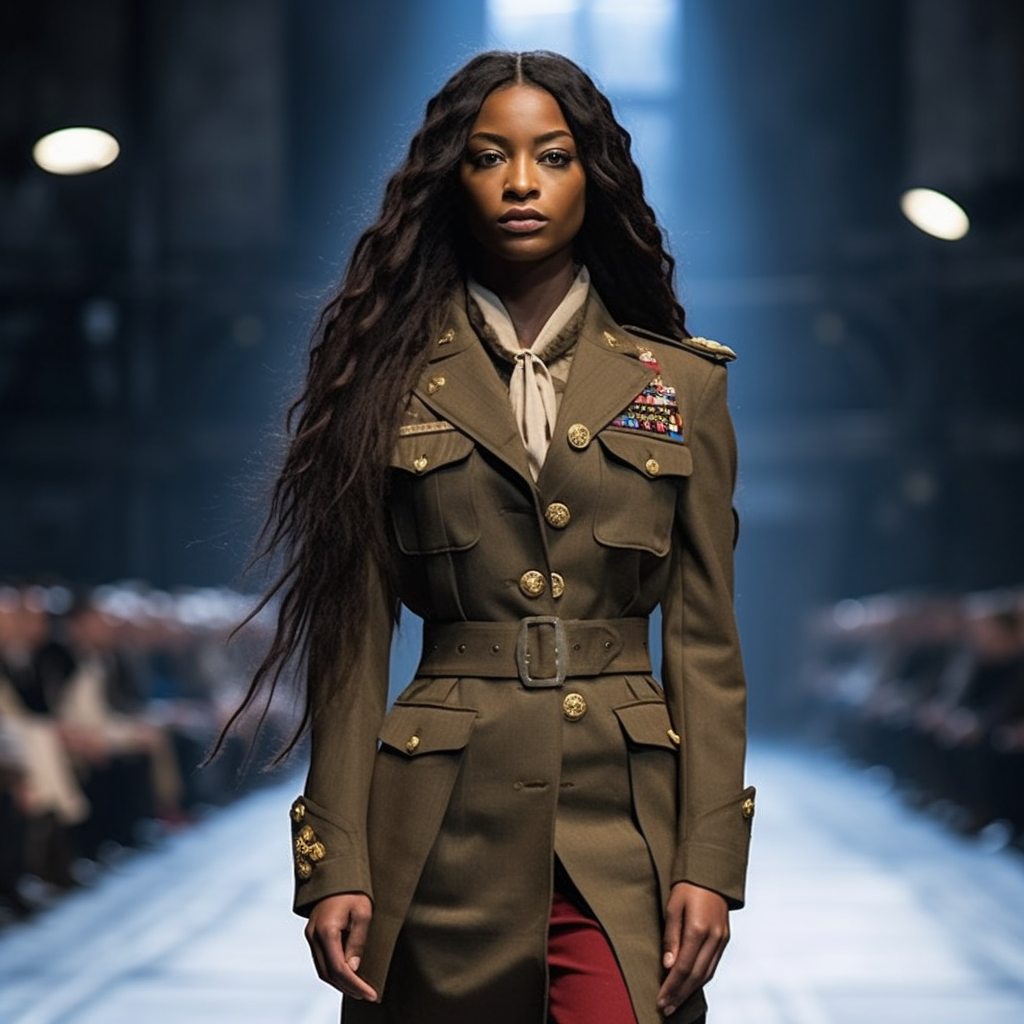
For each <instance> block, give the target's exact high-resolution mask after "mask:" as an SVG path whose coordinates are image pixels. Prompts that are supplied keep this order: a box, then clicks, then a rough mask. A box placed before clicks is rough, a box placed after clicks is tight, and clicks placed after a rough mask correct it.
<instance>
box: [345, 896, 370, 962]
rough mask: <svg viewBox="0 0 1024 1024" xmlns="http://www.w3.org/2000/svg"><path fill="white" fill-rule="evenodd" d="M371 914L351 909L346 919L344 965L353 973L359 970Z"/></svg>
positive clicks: (358, 909)
mask: <svg viewBox="0 0 1024 1024" xmlns="http://www.w3.org/2000/svg"><path fill="white" fill-rule="evenodd" d="M370 918H371V914H370V913H368V912H366V911H365V910H362V909H360V908H358V907H357V908H353V910H352V913H351V914H350V915H349V919H348V934H347V936H346V937H345V942H344V949H345V963H346V964H348V966H349V967H350V968H351V969H352V970H353V971H358V970H359V964H360V963H361V962H362V959H363V950H364V949H365V948H366V935H367V932H368V931H369V930H370Z"/></svg>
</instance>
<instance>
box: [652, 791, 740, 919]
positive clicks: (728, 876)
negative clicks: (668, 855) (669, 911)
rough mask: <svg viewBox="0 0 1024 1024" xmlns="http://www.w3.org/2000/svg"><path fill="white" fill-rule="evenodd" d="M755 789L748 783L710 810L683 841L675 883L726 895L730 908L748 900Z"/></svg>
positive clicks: (675, 866)
mask: <svg viewBox="0 0 1024 1024" xmlns="http://www.w3.org/2000/svg"><path fill="white" fill-rule="evenodd" d="M754 797H755V790H754V787H753V786H749V787H748V788H747V789H745V790H743V792H742V793H740V794H739V796H738V797H736V799H735V800H730V801H729V803H727V804H724V805H723V806H721V807H717V808H715V809H714V810H712V811H708V812H707V813H706V814H705V815H703V816H702V817H701V818H700V819H699V820H698V821H697V823H696V825H695V826H694V827H693V828H692V829H691V833H690V835H689V836H688V837H687V838H686V839H685V840H684V841H683V842H682V843H681V844H680V846H679V851H678V852H677V854H676V859H675V863H674V864H673V866H672V882H673V884H675V883H676V882H691V883H692V884H694V885H699V886H702V887H703V888H705V889H712V890H713V891H714V892H717V893H719V894H720V895H722V896H724V897H725V899H726V900H727V902H728V903H729V908H730V910H739V908H740V907H742V906H743V903H744V900H745V898H746V897H745V888H746V876H747V851H748V849H749V846H750V828H751V823H752V822H753V820H754Z"/></svg>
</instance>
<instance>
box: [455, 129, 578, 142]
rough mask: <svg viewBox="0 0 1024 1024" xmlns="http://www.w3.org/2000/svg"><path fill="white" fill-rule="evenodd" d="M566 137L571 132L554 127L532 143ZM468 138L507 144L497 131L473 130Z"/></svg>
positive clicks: (569, 137) (538, 136) (568, 137)
mask: <svg viewBox="0 0 1024 1024" xmlns="http://www.w3.org/2000/svg"><path fill="white" fill-rule="evenodd" d="M563 136H564V137H565V138H567V139H571V138H572V132H570V131H569V130H568V129H566V128H556V129H555V130H554V131H550V132H545V133H544V134H543V135H537V136H535V137H534V140H533V144H534V145H535V146H540V145H543V143H545V142H553V141H554V140H555V139H560V138H562V137H563ZM470 139H483V140H485V141H487V142H493V143H494V144H495V145H498V146H508V145H509V144H510V143H509V140H508V139H506V138H505V136H504V135H499V134H498V133H497V132H473V134H472V135H470Z"/></svg>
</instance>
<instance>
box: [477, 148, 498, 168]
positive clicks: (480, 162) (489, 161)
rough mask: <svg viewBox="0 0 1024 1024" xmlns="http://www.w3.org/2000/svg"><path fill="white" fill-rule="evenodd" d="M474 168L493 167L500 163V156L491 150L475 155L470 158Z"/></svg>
mask: <svg viewBox="0 0 1024 1024" xmlns="http://www.w3.org/2000/svg"><path fill="white" fill-rule="evenodd" d="M470 162H471V163H472V164H473V166H474V167H494V166H495V165H496V164H499V163H501V154H500V153H498V152H496V151H495V150H493V149H488V150H485V151H484V152H483V153H476V154H474V155H473V156H471V157H470Z"/></svg>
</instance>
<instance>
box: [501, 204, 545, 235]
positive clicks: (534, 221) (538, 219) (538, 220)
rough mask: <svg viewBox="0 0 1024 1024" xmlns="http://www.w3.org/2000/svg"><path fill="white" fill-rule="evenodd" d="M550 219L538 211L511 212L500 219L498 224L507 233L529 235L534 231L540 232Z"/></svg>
mask: <svg viewBox="0 0 1024 1024" xmlns="http://www.w3.org/2000/svg"><path fill="white" fill-rule="evenodd" d="M547 221H548V219H547V217H545V216H544V215H543V214H542V213H538V212H537V211H536V210H529V209H527V210H509V212H508V213H506V214H504V215H503V216H501V217H499V218H498V224H499V225H500V226H501V227H502V229H503V230H505V231H510V232H512V233H513V234H516V235H528V234H530V233H531V232H533V231H539V230H540V229H541V228H542V227H544V225H545V224H546V223H547Z"/></svg>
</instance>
